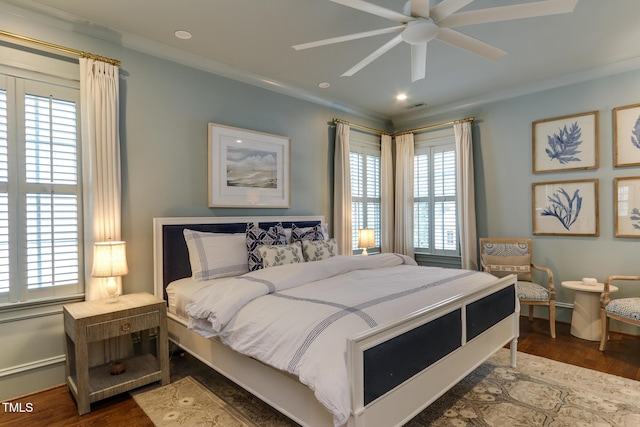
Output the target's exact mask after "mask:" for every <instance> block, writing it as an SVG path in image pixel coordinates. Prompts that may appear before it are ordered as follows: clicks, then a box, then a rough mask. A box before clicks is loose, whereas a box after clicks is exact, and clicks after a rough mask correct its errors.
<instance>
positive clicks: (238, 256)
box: [183, 228, 249, 281]
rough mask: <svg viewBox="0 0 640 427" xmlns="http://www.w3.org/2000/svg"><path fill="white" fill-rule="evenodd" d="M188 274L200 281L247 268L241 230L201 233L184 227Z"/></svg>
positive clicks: (238, 273) (245, 270) (235, 274)
mask: <svg viewBox="0 0 640 427" xmlns="http://www.w3.org/2000/svg"><path fill="white" fill-rule="evenodd" d="M183 234H184V240H185V242H186V243H187V249H188V250H189V263H190V264H191V275H192V276H191V277H193V280H196V281H202V280H209V279H216V278H218V277H229V276H238V275H240V274H244V273H246V272H248V271H249V263H248V262H247V246H246V244H245V239H244V234H242V233H238V234H222V233H203V232H201V231H195V230H189V229H186V228H185V229H184V232H183Z"/></svg>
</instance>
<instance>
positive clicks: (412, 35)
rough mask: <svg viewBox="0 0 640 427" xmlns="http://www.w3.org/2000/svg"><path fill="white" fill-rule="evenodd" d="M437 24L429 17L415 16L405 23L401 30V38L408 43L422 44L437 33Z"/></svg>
mask: <svg viewBox="0 0 640 427" xmlns="http://www.w3.org/2000/svg"><path fill="white" fill-rule="evenodd" d="M438 30H439V28H438V26H437V25H436V23H435V22H433V19H431V18H417V19H416V20H415V21H410V22H409V23H407V27H406V28H405V29H404V30H402V33H401V36H402V40H404V41H405V42H407V43H409V44H422V43H426V42H428V41H429V40H433V39H434V38H435V37H436V36H437V35H438Z"/></svg>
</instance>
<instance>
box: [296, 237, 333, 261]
mask: <svg viewBox="0 0 640 427" xmlns="http://www.w3.org/2000/svg"><path fill="white" fill-rule="evenodd" d="M301 243H302V254H303V255H304V260H305V261H320V260H323V259H327V258H331V257H333V256H336V255H338V242H337V241H336V239H329V240H303V241H302V242H301Z"/></svg>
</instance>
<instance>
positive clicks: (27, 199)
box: [0, 75, 84, 304]
mask: <svg viewBox="0 0 640 427" xmlns="http://www.w3.org/2000/svg"><path fill="white" fill-rule="evenodd" d="M78 92H79V91H78V90H77V89H76V88H69V87H65V86H61V85H58V84H50V83H44V82H36V81H33V80H32V79H23V78H21V77H14V76H8V75H0V304H2V303H23V302H31V301H34V300H42V299H46V298H59V297H65V296H69V295H75V294H79V293H82V292H83V289H84V286H83V283H84V280H83V269H82V268H81V265H82V264H81V261H82V226H81V224H82V221H81V218H82V187H81V185H82V180H81V174H80V170H81V168H80V159H81V157H80V155H81V153H80V143H79V138H78V133H79V117H78V108H77V106H78V97H79V93H78Z"/></svg>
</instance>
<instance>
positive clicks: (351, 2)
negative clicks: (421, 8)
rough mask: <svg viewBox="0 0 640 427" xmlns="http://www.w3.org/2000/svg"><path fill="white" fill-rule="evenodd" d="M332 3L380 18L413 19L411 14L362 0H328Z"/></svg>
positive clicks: (405, 21)
mask: <svg viewBox="0 0 640 427" xmlns="http://www.w3.org/2000/svg"><path fill="white" fill-rule="evenodd" d="M329 1H332V2H334V3H338V4H341V5H343V6H347V7H350V8H352V9H358V10H361V11H363V12H367V13H370V14H372V15H377V16H380V17H382V18H386V19H390V20H392V21H397V22H402V23H403V24H405V23H407V22H409V21H413V19H414V18H412V17H411V16H406V15H403V14H402V13H398V12H394V11H393V10H390V9H387V8H384V7H381V6H378V5H375V4H372V3H369V2H366V1H363V0H329Z"/></svg>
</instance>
